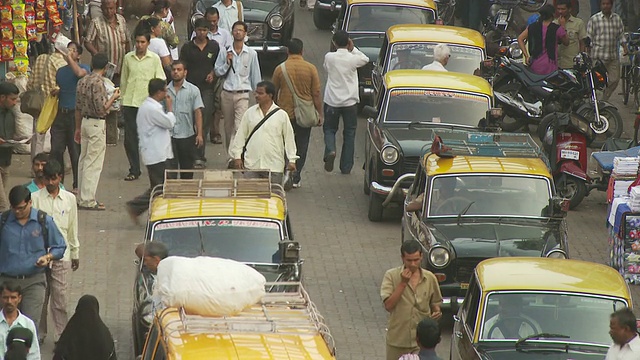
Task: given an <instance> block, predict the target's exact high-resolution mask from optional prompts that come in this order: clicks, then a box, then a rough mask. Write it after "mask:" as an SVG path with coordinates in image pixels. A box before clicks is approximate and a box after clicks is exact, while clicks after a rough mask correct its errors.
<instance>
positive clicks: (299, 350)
mask: <svg viewBox="0 0 640 360" xmlns="http://www.w3.org/2000/svg"><path fill="white" fill-rule="evenodd" d="M159 316H160V321H161V325H162V329H163V334H164V337H165V339H166V340H167V347H168V349H167V353H168V355H169V356H168V358H169V359H176V360H177V359H190V360H231V359H274V360H285V359H335V358H334V357H333V356H332V355H331V352H330V351H329V348H328V346H327V344H326V343H325V341H324V339H323V338H322V335H320V334H319V333H318V332H315V333H310V332H302V331H301V332H299V333H296V330H295V329H292V330H291V331H289V332H287V333H274V332H249V331H244V332H240V331H237V332H222V331H221V332H219V333H214V332H212V331H209V332H206V333H202V332H189V331H188V330H185V327H184V325H183V323H182V321H181V318H180V312H179V311H178V310H177V309H176V308H167V309H165V310H163V311H162V313H161V315H159ZM213 349H215V351H213ZM174 354H175V355H174Z"/></svg>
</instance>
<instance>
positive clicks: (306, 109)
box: [280, 63, 320, 128]
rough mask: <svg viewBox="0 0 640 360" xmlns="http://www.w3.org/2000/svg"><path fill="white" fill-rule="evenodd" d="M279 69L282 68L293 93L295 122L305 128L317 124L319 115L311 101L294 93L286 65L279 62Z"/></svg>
mask: <svg viewBox="0 0 640 360" xmlns="http://www.w3.org/2000/svg"><path fill="white" fill-rule="evenodd" d="M280 69H282V74H283V75H284V79H285V80H286V81H287V86H288V87H289V91H291V95H293V113H294V115H295V116H296V123H297V124H298V125H300V126H301V127H305V128H309V127H314V126H317V125H318V123H319V122H320V117H319V115H318V112H317V111H316V107H315V105H314V104H313V101H312V100H304V99H301V98H300V97H299V96H298V94H296V89H295V88H294V87H293V84H292V83H291V79H289V75H288V74H287V67H286V66H284V63H282V64H280Z"/></svg>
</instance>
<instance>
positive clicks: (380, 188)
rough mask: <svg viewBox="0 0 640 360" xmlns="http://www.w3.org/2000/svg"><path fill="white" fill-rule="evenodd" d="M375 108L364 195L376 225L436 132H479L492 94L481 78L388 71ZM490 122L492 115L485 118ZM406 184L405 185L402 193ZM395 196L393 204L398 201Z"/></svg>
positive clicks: (367, 111) (369, 131)
mask: <svg viewBox="0 0 640 360" xmlns="http://www.w3.org/2000/svg"><path fill="white" fill-rule="evenodd" d="M381 90H382V91H380V92H379V94H378V97H377V99H376V108H372V107H370V106H365V108H364V113H365V115H367V116H368V118H369V119H368V123H367V135H368V136H367V139H366V141H365V163H364V170H365V175H364V192H365V194H366V195H369V220H371V221H380V220H382V216H383V210H384V209H383V206H382V203H383V201H384V199H385V197H386V196H387V195H388V194H389V192H390V191H391V188H392V186H393V185H394V183H395V182H396V180H397V179H398V178H400V177H401V176H403V175H405V174H414V173H415V171H416V168H417V167H418V163H419V162H420V158H421V156H422V155H423V154H424V153H425V152H426V151H428V150H429V146H431V138H432V135H433V131H434V130H435V129H442V128H458V129H465V130H477V129H478V127H479V126H481V127H484V125H482V124H480V122H481V119H486V118H487V110H489V109H491V108H492V106H493V90H492V88H491V85H490V84H489V83H488V82H487V81H486V80H484V79H482V78H480V77H478V76H473V75H468V74H462V73H452V72H438V71H428V70H392V71H389V72H388V73H386V74H385V76H384V80H383V82H382V87H381ZM489 119H490V117H489ZM409 185H410V182H403V183H402V187H403V188H404V189H405V190H406V188H408V187H409ZM403 199H404V194H402V193H400V192H399V193H398V195H397V196H396V197H394V199H393V200H394V202H396V203H400V204H401V203H402V201H403Z"/></svg>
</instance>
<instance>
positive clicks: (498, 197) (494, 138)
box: [389, 130, 569, 310]
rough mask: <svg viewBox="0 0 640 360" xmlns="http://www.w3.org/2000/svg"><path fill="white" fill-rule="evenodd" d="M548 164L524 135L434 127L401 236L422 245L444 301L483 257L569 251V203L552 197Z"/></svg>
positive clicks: (450, 302) (460, 291)
mask: <svg viewBox="0 0 640 360" xmlns="http://www.w3.org/2000/svg"><path fill="white" fill-rule="evenodd" d="M547 163H548V161H547V160H546V158H545V157H544V156H543V154H542V152H541V150H540V148H539V147H538V145H537V144H536V143H535V142H534V141H533V139H532V138H531V136H529V134H510V133H491V132H469V131H459V130H438V131H437V132H435V134H434V140H433V143H432V146H431V149H430V151H429V152H428V153H427V154H426V155H424V156H423V157H422V159H421V162H420V164H419V165H418V169H417V170H416V172H415V175H414V176H413V177H412V178H413V183H412V184H411V186H410V187H409V190H408V193H407V196H406V199H405V204H404V205H405V207H404V210H405V211H404V215H403V219H402V235H401V238H402V240H410V239H415V240H417V241H419V242H420V243H421V244H422V246H423V247H424V254H425V256H424V260H423V261H424V264H423V266H424V267H425V268H427V269H429V270H430V271H432V272H433V273H434V274H435V275H436V278H437V279H438V281H439V284H440V290H441V292H442V296H443V298H444V301H443V307H451V308H453V309H454V310H455V309H457V305H458V304H460V303H461V302H462V299H463V298H464V295H465V293H466V291H467V287H468V286H469V277H470V276H471V274H472V273H473V269H474V268H475V267H476V265H477V264H478V263H479V262H480V261H482V260H485V259H488V258H493V257H509V256H532V257H552V258H568V257H569V252H568V241H567V235H568V234H567V226H566V222H565V218H564V217H565V216H566V211H567V210H568V201H566V200H565V199H562V198H559V197H557V196H555V193H554V191H555V190H554V183H553V177H552V176H551V174H550V172H549V168H548V165H547ZM396 190H397V188H396V187H395V186H394V189H393V190H392V192H391V193H390V194H389V196H392V195H393V193H394V192H395V191H396Z"/></svg>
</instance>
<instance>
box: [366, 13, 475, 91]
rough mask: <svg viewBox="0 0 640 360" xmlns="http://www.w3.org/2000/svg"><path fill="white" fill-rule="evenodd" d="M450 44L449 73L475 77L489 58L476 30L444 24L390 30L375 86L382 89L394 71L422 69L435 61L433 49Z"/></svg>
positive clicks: (376, 65)
mask: <svg viewBox="0 0 640 360" xmlns="http://www.w3.org/2000/svg"><path fill="white" fill-rule="evenodd" d="M438 44H446V45H448V46H449V49H450V50H451V57H450V58H449V62H448V63H447V70H448V71H451V72H459V73H465V74H474V73H475V72H476V70H477V69H479V68H480V63H481V62H482V61H484V60H485V59H486V57H487V54H486V50H485V41H484V36H482V34H480V33H479V32H477V31H476V30H472V29H467V28H461V27H455V26H444V25H431V24H423V25H418V24H401V25H394V26H391V27H390V28H389V29H387V32H386V34H385V37H384V40H383V42H382V47H381V48H380V53H379V54H378V55H377V60H376V61H375V62H374V64H373V77H372V81H373V86H374V88H375V89H376V90H379V89H380V84H381V82H382V79H383V76H384V74H386V73H387V72H388V71H391V70H401V69H422V67H423V66H425V65H428V64H430V63H431V62H433V49H434V48H435V47H436V46H437V45H438Z"/></svg>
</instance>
